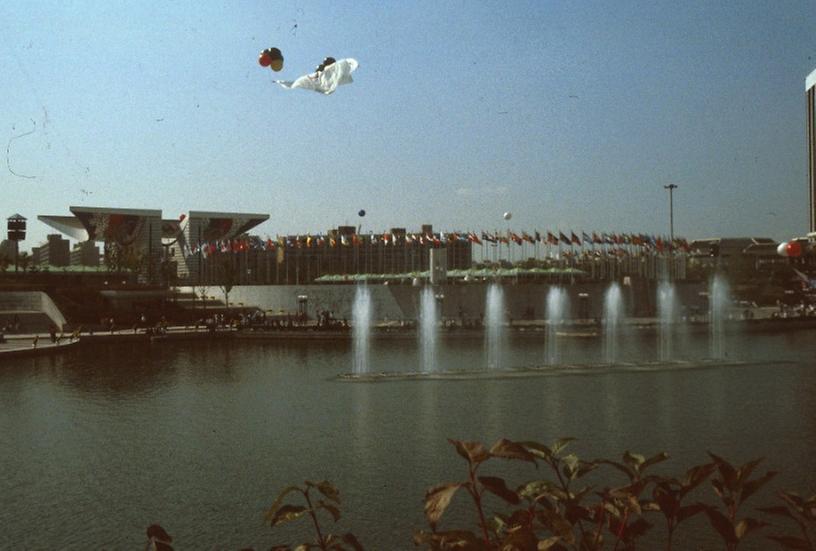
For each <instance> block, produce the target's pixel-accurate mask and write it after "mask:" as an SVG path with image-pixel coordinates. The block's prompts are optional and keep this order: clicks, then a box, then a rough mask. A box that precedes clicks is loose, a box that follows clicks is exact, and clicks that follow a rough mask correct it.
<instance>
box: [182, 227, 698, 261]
mask: <svg viewBox="0 0 816 551" xmlns="http://www.w3.org/2000/svg"><path fill="white" fill-rule="evenodd" d="M454 242H461V243H473V244H475V245H482V246H484V245H485V244H492V245H494V246H495V245H502V244H503V245H507V246H508V247H509V246H510V244H516V245H523V244H524V243H530V244H533V245H537V244H544V245H555V246H558V247H560V246H561V245H566V246H568V247H570V249H572V248H574V247H576V246H577V247H581V248H584V247H590V248H592V249H594V248H595V246H600V247H603V246H605V245H612V246H614V247H620V246H622V245H631V246H636V247H642V248H644V249H654V250H656V251H658V252H663V251H666V250H680V251H685V252H688V251H689V250H690V247H689V243H688V241H686V240H685V239H683V238H676V239H674V240H673V241H672V240H671V239H669V238H667V237H661V236H653V235H647V234H630V233H596V232H593V233H592V234H591V235H590V234H588V233H586V232H582V233H581V235H580V236H579V235H578V234H576V233H575V232H570V235H567V234H565V233H564V232H560V231H559V232H558V233H557V234H556V233H553V232H549V231H548V232H546V234H541V233H539V232H538V231H536V232H533V233H527V232H524V231H523V232H521V233H520V234H517V233H515V232H513V231H509V230H508V231H507V232H506V233H504V232H498V231H496V232H493V233H490V232H484V231H483V232H481V233H480V234H479V233H477V232H467V233H464V232H462V233H459V232H450V233H438V234H431V233H426V234H421V233H406V234H391V233H384V234H382V235H379V234H373V233H372V234H368V235H363V236H360V235H357V234H352V235H340V236H336V237H335V236H325V235H316V236H315V235H306V236H278V238H277V239H276V240H273V239H272V238H267V239H266V240H263V239H261V238H260V237H258V236H250V237H247V238H241V239H225V240H219V241H204V242H200V243H196V244H194V245H192V246H189V245H188V246H186V247H185V251H184V252H185V254H200V255H203V256H210V255H213V254H217V253H239V252H244V251H250V250H256V251H273V252H274V251H276V250H277V249H278V248H282V249H286V248H324V247H327V246H328V247H338V246H339V247H357V246H360V245H367V246H372V245H400V244H405V245H407V246H411V245H414V244H416V245H419V246H423V247H424V246H430V247H441V246H443V245H445V246H446V245H448V244H449V243H454Z"/></svg>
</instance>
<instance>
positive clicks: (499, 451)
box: [490, 438, 536, 464]
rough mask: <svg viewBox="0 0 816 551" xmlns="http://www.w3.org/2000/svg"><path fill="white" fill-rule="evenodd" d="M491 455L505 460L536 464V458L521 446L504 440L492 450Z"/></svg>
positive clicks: (494, 445)
mask: <svg viewBox="0 0 816 551" xmlns="http://www.w3.org/2000/svg"><path fill="white" fill-rule="evenodd" d="M490 455H492V456H494V457H501V458H503V459H518V460H521V461H529V462H530V463H533V464H535V462H536V460H535V456H534V455H533V454H532V453H530V452H529V451H527V449H526V448H525V447H524V446H522V445H521V444H517V443H516V442H511V441H510V440H507V439H505V438H502V439H501V440H499V441H498V442H496V443H495V444H493V446H492V447H491V448H490Z"/></svg>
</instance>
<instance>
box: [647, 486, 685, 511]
mask: <svg viewBox="0 0 816 551" xmlns="http://www.w3.org/2000/svg"><path fill="white" fill-rule="evenodd" d="M652 497H653V498H654V500H655V501H656V502H657V505H658V506H659V507H660V511H661V512H662V513H663V515H664V516H665V517H666V518H672V517H674V516H675V515H677V511H678V509H679V507H680V500H679V498H678V492H676V491H674V490H673V489H672V488H671V487H670V486H668V485H658V486H655V488H654V490H652Z"/></svg>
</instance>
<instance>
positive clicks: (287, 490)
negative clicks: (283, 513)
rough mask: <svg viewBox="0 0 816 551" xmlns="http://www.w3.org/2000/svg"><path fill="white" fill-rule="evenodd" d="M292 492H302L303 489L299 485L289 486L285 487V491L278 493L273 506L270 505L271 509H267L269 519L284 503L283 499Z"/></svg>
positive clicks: (266, 515)
mask: <svg viewBox="0 0 816 551" xmlns="http://www.w3.org/2000/svg"><path fill="white" fill-rule="evenodd" d="M292 492H301V493H302V492H303V490H301V489H300V488H298V487H297V486H289V487H287V488H284V489H283V491H282V492H281V493H279V494H278V497H276V498H275V501H274V503H272V506H271V507H269V510H267V512H266V514H265V515H264V516H265V517H266V519H267V520H270V519H271V518H272V517H273V516H274V515H275V513H276V512H277V510H278V507H280V505H281V503H283V499H284V498H285V497H286V496H287V495H289V494H291V493H292Z"/></svg>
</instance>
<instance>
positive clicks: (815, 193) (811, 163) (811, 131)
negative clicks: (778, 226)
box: [805, 71, 816, 232]
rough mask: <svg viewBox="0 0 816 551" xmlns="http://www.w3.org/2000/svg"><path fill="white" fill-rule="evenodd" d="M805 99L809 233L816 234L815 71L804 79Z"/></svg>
mask: <svg viewBox="0 0 816 551" xmlns="http://www.w3.org/2000/svg"><path fill="white" fill-rule="evenodd" d="M805 96H806V97H807V140H808V192H809V193H808V199H809V201H808V205H810V213H809V214H810V231H812V232H816V71H813V72H812V73H810V74H809V75H808V76H807V78H806V79H805Z"/></svg>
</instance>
